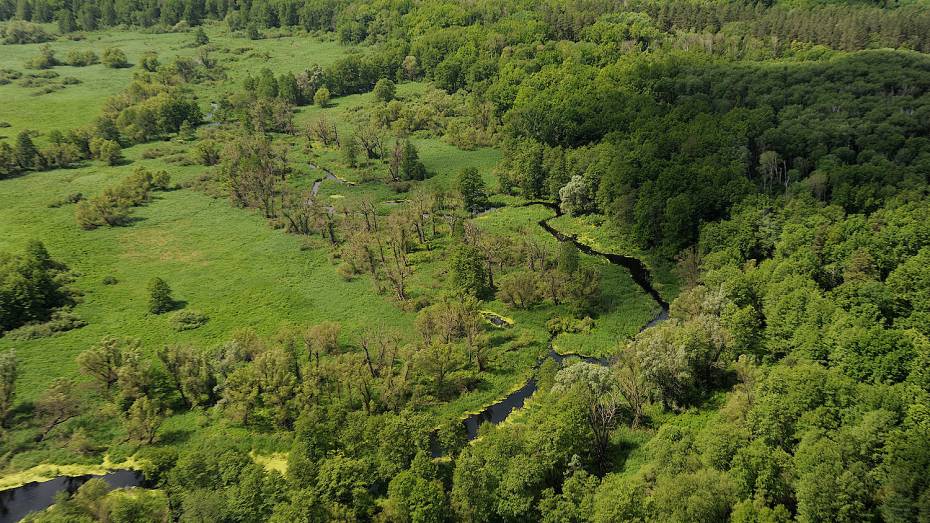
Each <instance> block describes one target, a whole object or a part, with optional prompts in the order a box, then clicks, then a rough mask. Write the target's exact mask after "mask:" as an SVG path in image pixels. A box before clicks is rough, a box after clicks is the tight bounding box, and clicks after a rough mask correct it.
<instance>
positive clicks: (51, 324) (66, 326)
mask: <svg viewBox="0 0 930 523" xmlns="http://www.w3.org/2000/svg"><path fill="white" fill-rule="evenodd" d="M85 325H87V322H86V321H84V320H82V319H81V318H78V317H77V316H75V315H74V314H72V313H70V312H65V311H55V312H54V313H52V318H51V319H50V320H49V321H47V322H45V323H34V324H30V325H25V326H23V327H20V328H18V329H15V330H12V331H10V332H8V333H7V334H6V336H7V337H8V338H10V339H11V340H16V341H25V340H34V339H37V338H47V337H49V336H53V335H55V334H59V333H62V332H67V331H70V330H73V329H80V328H81V327H83V326H85Z"/></svg>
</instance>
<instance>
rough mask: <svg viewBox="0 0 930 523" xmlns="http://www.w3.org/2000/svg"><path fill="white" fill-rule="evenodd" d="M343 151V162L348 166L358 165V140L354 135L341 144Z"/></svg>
mask: <svg viewBox="0 0 930 523" xmlns="http://www.w3.org/2000/svg"><path fill="white" fill-rule="evenodd" d="M340 149H341V152H342V162H343V163H344V164H346V165H347V166H348V167H356V166H358V153H359V151H358V141H357V140H356V139H355V137H354V136H349V137H348V138H347V139H345V140H343V141H342V144H341V146H340Z"/></svg>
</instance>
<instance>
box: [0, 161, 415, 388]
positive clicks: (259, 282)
mask: <svg viewBox="0 0 930 523" xmlns="http://www.w3.org/2000/svg"><path fill="white" fill-rule="evenodd" d="M142 147H144V146H142ZM136 163H137V164H143V165H153V166H158V165H159V164H158V162H146V161H139V162H136ZM131 168H132V167H131V166H122V167H115V168H103V167H100V166H97V165H93V166H90V167H86V168H81V169H73V170H58V171H50V172H43V173H32V174H29V175H27V176H22V177H19V178H15V179H11V180H4V181H3V189H4V190H3V191H0V249H2V250H16V249H20V248H21V247H22V246H23V245H24V244H25V243H26V241H28V240H29V239H31V238H37V239H40V240H42V241H43V242H45V244H46V246H47V247H48V249H49V250H50V252H51V253H52V255H53V256H54V257H56V258H57V259H59V260H61V261H63V262H64V263H66V264H67V265H68V266H69V267H70V268H71V269H72V270H74V271H75V272H76V273H77V274H78V276H77V278H76V280H75V282H74V287H75V288H76V289H78V290H79V291H81V292H82V293H83V302H82V303H80V304H79V305H78V306H77V307H76V308H75V313H76V314H77V315H78V316H80V317H81V318H84V319H85V320H86V321H87V322H88V325H87V326H86V327H84V328H82V329H78V330H75V331H70V332H67V333H64V334H62V335H59V336H55V337H52V338H45V339H36V340H30V341H21V342H13V341H12V340H9V339H6V338H0V348H7V347H16V349H17V351H18V355H19V357H20V358H21V361H22V376H21V378H20V382H19V383H18V395H19V398H20V399H30V398H33V397H35V395H36V394H38V393H39V392H40V391H41V390H42V389H43V388H44V387H45V386H46V385H47V384H48V383H49V382H50V381H51V379H52V378H53V377H55V376H69V375H75V374H76V372H77V367H76V365H75V363H74V357H75V356H76V355H77V353H78V352H80V351H82V350H84V349H86V348H87V347H88V346H90V345H92V344H94V343H96V342H98V341H99V340H100V339H101V338H102V337H103V336H106V335H109V334H118V335H119V336H125V337H133V338H138V339H140V340H141V341H142V342H143V344H144V345H145V346H146V347H150V348H154V347H155V346H157V345H160V344H162V343H173V342H177V343H194V344H197V345H206V346H210V345H215V344H218V343H221V342H222V341H224V340H225V339H227V338H228V337H229V335H230V333H231V332H232V331H233V330H235V329H238V328H244V327H251V328H253V329H255V330H256V331H257V332H259V333H260V334H264V335H268V334H271V333H273V332H275V331H276V330H277V329H278V328H279V327H281V326H283V325H287V324H294V325H306V324H312V323H316V322H319V321H322V320H325V319H331V318H340V319H343V320H344V323H345V335H346V336H347V337H351V336H353V335H354V334H356V333H358V332H359V331H360V330H361V328H362V325H363V324H364V322H360V321H358V320H359V319H360V318H377V319H378V321H380V322H383V323H384V324H385V325H387V326H390V327H394V328H398V329H401V327H402V326H405V325H409V322H410V321H412V315H410V314H408V313H404V312H402V311H400V310H399V309H398V308H397V307H396V306H394V304H393V303H391V302H389V301H388V300H386V299H383V298H381V297H374V298H373V297H372V295H371V287H370V284H368V283H367V282H365V281H362V280H356V281H352V282H346V281H343V280H342V279H341V278H340V277H339V276H337V275H336V273H335V270H334V268H333V266H332V264H331V263H330V260H329V255H328V253H327V252H326V251H324V250H322V249H308V250H303V249H302V248H301V247H302V243H303V242H302V240H301V239H300V238H298V237H296V236H293V235H287V234H285V233H284V232H283V231H275V230H271V229H270V228H269V227H268V226H267V225H266V223H265V221H264V220H263V219H262V218H260V217H259V216H257V215H255V214H253V213H252V212H248V211H243V210H240V209H235V208H233V207H231V206H230V205H229V204H228V203H227V202H226V201H223V200H217V199H213V198H210V197H208V196H206V195H204V194H201V193H199V192H196V191H192V190H177V191H172V192H167V193H157V195H156V198H155V200H154V201H152V202H151V203H150V204H148V205H146V206H144V207H141V208H138V209H137V210H136V212H135V214H134V216H135V218H136V222H135V223H133V224H132V225H131V226H127V227H116V228H102V229H98V230H93V231H83V230H81V229H80V228H79V227H78V226H77V224H76V223H75V220H74V208H73V206H62V207H60V208H57V209H49V208H48V207H47V205H48V203H49V202H50V201H52V200H54V199H57V198H61V197H63V196H66V195H67V194H69V193H73V192H82V193H84V194H95V193H97V192H99V191H100V190H102V188H103V187H106V186H109V185H112V184H114V183H116V181H118V180H119V179H120V178H121V177H123V176H125V175H126V174H127V173H128V172H130V170H131ZM194 169H195V168H184V169H179V170H180V171H182V172H180V177H181V178H183V177H184V175H185V174H187V175H188V176H190V175H192V174H193V173H191V172H190V171H191V170H194ZM185 170H186V171H188V172H184V171H185ZM106 276H114V277H115V278H116V279H117V281H118V283H117V284H115V285H102V284H101V281H102V280H103V278H104V277H106ZM155 276H159V277H162V278H164V279H166V280H167V281H168V283H169V284H170V285H171V287H172V289H173V291H174V297H175V299H177V300H180V301H182V302H185V303H186V305H185V307H186V308H188V309H194V310H198V311H200V312H203V313H205V314H206V315H208V316H209V317H210V320H209V321H208V322H207V324H206V325H204V326H202V327H200V328H198V329H194V330H190V331H184V332H177V331H175V330H174V328H173V326H172V324H171V321H170V318H171V314H170V313H169V314H164V315H158V316H155V315H151V314H148V313H147V312H146V300H147V294H146V285H147V283H148V281H149V280H150V279H151V278H153V277H155ZM347 341H348V340H347Z"/></svg>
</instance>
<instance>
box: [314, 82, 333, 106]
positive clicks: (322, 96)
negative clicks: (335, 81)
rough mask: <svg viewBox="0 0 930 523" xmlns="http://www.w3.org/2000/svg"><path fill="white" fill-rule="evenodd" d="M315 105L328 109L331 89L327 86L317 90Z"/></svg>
mask: <svg viewBox="0 0 930 523" xmlns="http://www.w3.org/2000/svg"><path fill="white" fill-rule="evenodd" d="M313 103H315V104H317V105H319V106H320V107H326V106H327V105H329V89H327V88H326V87H325V86H323V87H320V88H319V89H317V90H316V93H315V94H314V95H313Z"/></svg>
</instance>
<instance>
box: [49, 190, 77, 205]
mask: <svg viewBox="0 0 930 523" xmlns="http://www.w3.org/2000/svg"><path fill="white" fill-rule="evenodd" d="M84 200H85V198H84V195H83V194H81V193H79V192H75V193H71V194H69V195H68V196H66V197H65V198H62V199H60V200H55V201H53V202H52V203H50V204H48V206H49V207H51V208H57V207H61V206H62V205H68V204H69V203H78V202H82V201H84Z"/></svg>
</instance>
